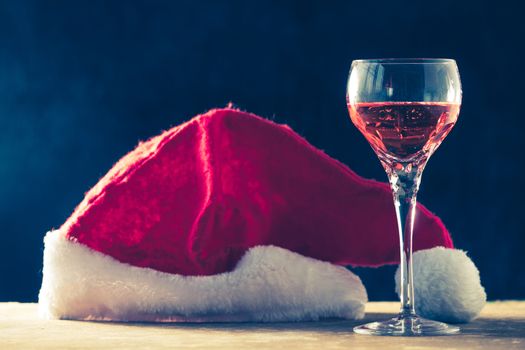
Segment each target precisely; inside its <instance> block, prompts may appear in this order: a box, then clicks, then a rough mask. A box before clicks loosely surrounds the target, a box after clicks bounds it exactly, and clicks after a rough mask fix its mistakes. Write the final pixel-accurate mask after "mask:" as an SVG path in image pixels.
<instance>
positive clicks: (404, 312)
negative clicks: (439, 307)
mask: <svg viewBox="0 0 525 350" xmlns="http://www.w3.org/2000/svg"><path fill="white" fill-rule="evenodd" d="M424 163H426V162H423V164H421V163H419V164H418V163H395V164H394V165H393V166H392V165H391V166H389V167H386V166H385V168H386V169H387V174H388V178H389V180H390V186H391V187H392V192H393V195H394V205H395V209H396V216H397V227H398V231H399V256H400V261H399V266H400V281H399V288H400V289H399V296H400V299H401V314H400V317H401V318H404V317H411V316H415V314H416V312H415V303H414V277H413V274H412V271H413V270H412V238H413V234H414V219H415V217H416V197H417V191H418V189H419V184H420V182H421V174H422V172H423V169H424V166H425V164H424Z"/></svg>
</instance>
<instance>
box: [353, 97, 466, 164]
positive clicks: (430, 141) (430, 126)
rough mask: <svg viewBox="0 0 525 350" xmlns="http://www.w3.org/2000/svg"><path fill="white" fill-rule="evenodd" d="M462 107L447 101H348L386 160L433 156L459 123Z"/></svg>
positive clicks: (359, 123) (356, 117)
mask: <svg viewBox="0 0 525 350" xmlns="http://www.w3.org/2000/svg"><path fill="white" fill-rule="evenodd" d="M459 107H460V105H459V104H451V103H443V102H371V103H357V104H353V105H352V104H349V105H348V109H349V111H350V118H351V119H352V122H353V123H354V124H355V125H356V126H357V128H358V129H359V130H360V131H361V133H363V135H364V136H365V137H366V139H367V140H368V142H369V143H370V145H371V146H372V148H373V149H374V151H375V152H376V153H377V154H378V155H379V157H380V158H381V159H382V160H383V161H385V160H387V159H394V160H402V161H411V160H414V159H417V158H419V157H422V156H426V157H429V156H430V155H431V154H432V153H433V152H434V151H435V150H436V148H437V147H438V146H439V145H440V144H441V142H442V141H443V139H444V138H445V136H447V134H448V133H449V132H450V130H451V129H452V127H453V126H454V124H455V123H456V120H457V117H458V114H459ZM385 157H386V158H387V159H385Z"/></svg>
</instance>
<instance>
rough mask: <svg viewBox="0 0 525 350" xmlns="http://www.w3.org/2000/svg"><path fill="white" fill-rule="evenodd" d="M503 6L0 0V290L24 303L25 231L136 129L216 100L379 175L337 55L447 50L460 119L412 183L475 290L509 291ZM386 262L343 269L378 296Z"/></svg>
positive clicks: (514, 136) (516, 79)
mask: <svg viewBox="0 0 525 350" xmlns="http://www.w3.org/2000/svg"><path fill="white" fill-rule="evenodd" d="M521 13H522V12H521V11H520V10H519V9H517V8H515V7H512V6H511V5H510V4H505V3H504V2H502V1H499V2H498V3H497V4H492V5H491V4H489V3H484V2H480V1H470V0H468V1H457V0H453V1H449V0H447V1H117V0H114V1H35V2H32V1H11V2H9V1H0V121H1V123H0V227H1V234H0V243H1V244H0V276H1V277H0V301H9V300H18V301H35V300H36V297H37V292H38V289H39V287H40V281H41V271H40V270H41V265H42V249H43V244H42V238H43V236H44V234H45V233H46V231H47V230H49V229H51V228H53V227H55V228H56V227H59V226H60V225H61V224H62V223H63V222H64V220H65V219H66V218H67V217H68V216H69V214H70V213H71V212H72V210H73V209H74V207H75V206H76V205H77V204H78V203H79V202H80V201H81V199H82V197H83V193H84V192H85V191H87V190H88V189H89V188H90V187H91V186H93V185H94V184H95V183H96V182H97V180H98V179H99V178H100V177H101V176H102V175H104V174H105V172H106V171H107V170H108V169H109V168H110V167H111V166H112V164H113V163H114V162H115V161H117V160H118V159H119V158H120V157H121V156H122V155H123V154H125V153H126V152H127V151H129V150H131V149H132V148H133V147H134V146H135V145H136V144H137V142H138V141H139V140H142V139H145V138H148V137H150V136H153V135H155V134H157V133H158V132H160V131H161V130H163V129H166V128H168V127H169V126H171V125H176V124H179V123H181V122H182V121H185V120H188V119H189V118H191V117H192V116H193V115H195V114H198V113H200V112H204V111H206V110H207V109H209V108H213V107H217V106H219V107H221V106H225V105H226V104H227V103H228V102H229V101H233V102H234V103H235V104H236V105H237V106H239V107H240V108H242V109H245V110H248V111H251V112H254V113H257V114H259V115H261V116H264V117H268V118H274V119H275V120H276V121H278V122H281V123H287V124H289V125H290V126H291V127H292V128H293V129H295V130H296V131H297V132H299V133H300V134H301V135H303V136H304V137H306V138H307V139H308V140H309V141H310V142H311V143H312V144H314V145H315V146H317V147H319V148H321V149H323V150H325V151H326V152H327V153H328V154H329V155H331V156H333V157H335V158H337V159H339V160H341V161H343V162H344V163H346V164H347V165H349V166H350V167H351V168H353V169H354V170H355V171H357V172H358V173H359V174H361V175H363V176H365V177H371V178H376V179H380V180H385V179H386V176H385V175H384V172H383V169H382V168H381V167H380V165H379V162H378V161H377V158H376V157H375V155H374V153H373V152H372V150H371V149H370V147H369V146H368V144H367V143H366V142H365V140H364V138H363V137H362V136H361V135H360V134H359V133H358V132H357V130H356V129H355V127H354V126H353V125H352V124H351V123H350V121H349V119H348V115H347V111H346V107H345V85H346V78H347V73H348V69H349V67H350V63H351V61H352V59H357V58H373V57H451V58H455V59H456V60H457V62H458V65H459V69H460V73H461V77H462V82H463V91H464V95H463V107H462V111H461V114H460V119H459V121H458V123H457V125H456V127H455V129H454V130H453V132H452V133H451V134H450V135H449V137H448V138H447V140H446V141H445V142H444V143H443V145H442V146H441V148H440V149H439V151H438V152H437V153H436V154H435V155H434V156H433V158H432V159H431V161H430V163H429V167H428V168H427V170H426V172H425V174H424V176H423V185H422V189H421V191H420V195H419V199H420V200H421V202H423V203H424V204H425V205H426V206H427V207H428V208H430V209H431V210H432V211H434V212H435V213H437V214H438V215H440V216H441V218H442V219H443V220H444V222H445V223H446V225H447V227H448V228H449V230H450V231H451V233H452V236H453V238H454V240H455V244H456V246H457V247H459V248H461V249H465V250H467V251H468V253H469V255H470V256H471V257H472V259H473V260H474V262H475V263H476V265H477V266H478V268H479V270H480V271H481V278H482V283H483V284H484V285H485V287H486V290H487V293H488V297H489V298H490V299H500V298H505V299H507V298H525V273H524V272H523V254H524V253H523V250H524V248H525V229H524V215H525V214H524V209H525V208H524V204H523V203H524V201H523V194H524V191H523V190H524V186H523V181H522V178H523V172H524V170H525V162H524V157H523V155H522V150H523V149H524V147H525V137H524V131H523V130H525V129H524V124H525V123H524V120H525V115H524V111H523V108H520V107H522V106H523V103H522V101H521V99H522V95H523V82H524V79H523V78H524V76H523V74H522V72H521V71H522V69H523V67H522V65H521V63H522V61H523V57H522V56H519V55H518V53H519V50H521V49H523V38H524V37H525V33H524V30H523V29H524V28H523V27H522V25H521V23H522V22H523V21H522V18H521ZM393 272H394V268H393V267H386V268H380V269H377V270H374V269H359V270H358V273H359V274H360V275H361V276H362V277H363V279H364V282H365V284H366V286H367V289H368V292H369V294H370V298H371V299H372V300H381V299H394V298H395V294H394V285H393Z"/></svg>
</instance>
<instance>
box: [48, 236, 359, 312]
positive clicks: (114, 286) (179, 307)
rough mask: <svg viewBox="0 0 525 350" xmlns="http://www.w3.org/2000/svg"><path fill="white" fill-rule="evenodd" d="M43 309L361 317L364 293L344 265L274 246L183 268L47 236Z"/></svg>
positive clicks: (357, 281)
mask: <svg viewBox="0 0 525 350" xmlns="http://www.w3.org/2000/svg"><path fill="white" fill-rule="evenodd" d="M44 242H45V249H44V267H43V282H42V288H41V290H40V294H39V304H40V305H39V307H40V313H41V315H42V316H43V317H46V318H62V319H81V320H113V321H161V322H175V321H190V322H205V321H263V322H271V321H303V320H317V319H320V318H332V317H333V318H346V319H359V318H362V317H363V316H364V307H365V303H366V301H367V295H366V291H365V288H364V286H363V284H362V283H361V280H360V279H359V277H357V276H356V275H354V274H353V273H352V272H350V271H348V270H347V269H345V268H344V267H341V266H336V265H333V264H330V263H326V262H322V261H319V260H315V259H311V258H308V257H304V256H302V255H299V254H296V253H293V252H291V251H288V250H286V249H282V248H278V247H274V246H259V247H254V248H252V249H250V250H249V251H248V252H247V253H246V254H245V255H244V256H243V258H242V259H241V260H240V261H239V263H238V265H237V266H236V268H235V269H234V270H233V271H231V272H226V273H222V274H218V275H214V276H182V275H176V274H169V273H163V272H159V271H156V270H152V269H148V268H140V267H135V266H131V265H128V264H124V263H121V262H119V261H117V260H115V259H113V258H111V257H109V256H107V255H104V254H101V253H98V252H96V251H94V250H92V249H89V248H88V247H86V246H84V245H81V244H79V243H75V242H73V241H71V240H68V239H66V238H65V237H64V235H63V234H62V233H61V232H60V231H51V232H48V233H47V235H46V237H45V239H44Z"/></svg>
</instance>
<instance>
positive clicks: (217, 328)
mask: <svg viewBox="0 0 525 350" xmlns="http://www.w3.org/2000/svg"><path fill="white" fill-rule="evenodd" d="M397 309H398V304H397V303H385V302H382V303H369V304H368V306H367V317H366V319H365V322H367V321H372V320H379V319H384V318H387V317H389V316H392V315H393V314H394V313H395V312H396V311H397ZM360 323H363V321H357V322H356V321H322V322H304V323H272V324H261V323H256V324H254V323H237V324H236V323H222V324H210V323H207V324H187V323H186V324H151V323H150V324H139V323H103V322H79V321H49V320H41V319H39V318H38V317H37V305H36V304H20V303H0V349H1V350H7V349H101V348H108V349H164V348H172V349H203V348H209V349H235V350H237V349H285V350H293V349H374V348H378V349H381V350H388V349H410V350H416V349H505V350H507V349H525V301H523V302H516V301H513V302H511V301H507V302H492V303H489V304H488V305H487V306H486V307H485V309H484V310H483V312H482V314H481V316H480V317H479V318H478V319H477V320H475V321H473V322H471V323H469V324H466V325H463V326H462V333H461V334H460V335H454V336H442V337H424V338H423V337H421V338H406V337H373V336H366V335H358V334H354V333H353V332H352V327H353V326H355V325H357V324H360Z"/></svg>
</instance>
